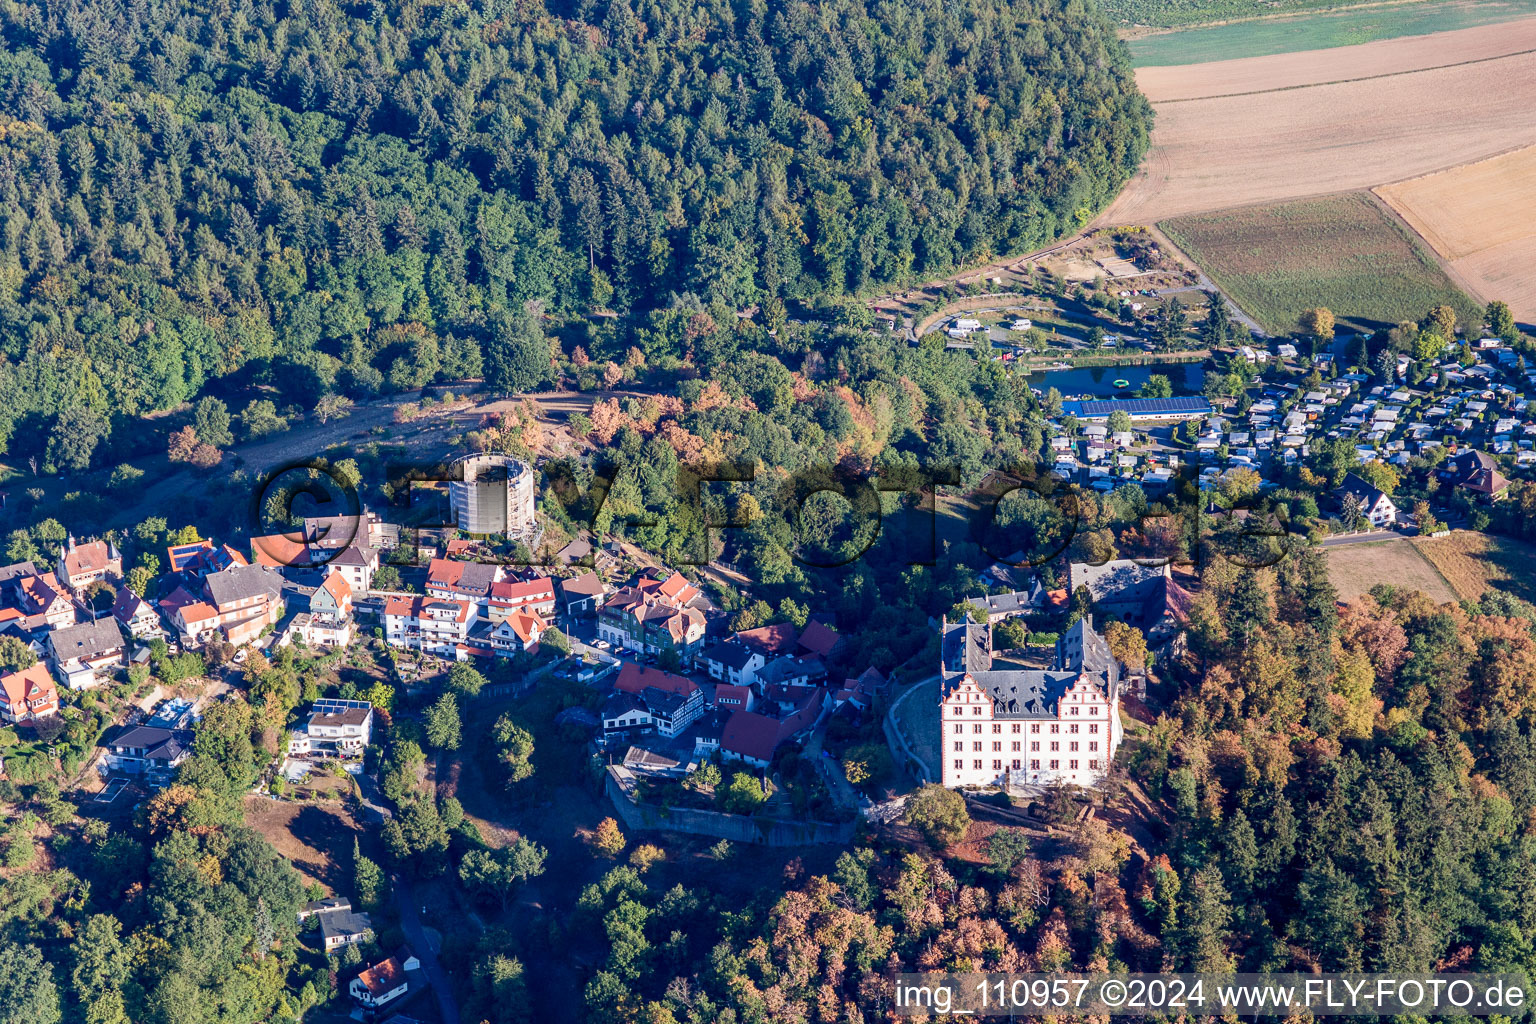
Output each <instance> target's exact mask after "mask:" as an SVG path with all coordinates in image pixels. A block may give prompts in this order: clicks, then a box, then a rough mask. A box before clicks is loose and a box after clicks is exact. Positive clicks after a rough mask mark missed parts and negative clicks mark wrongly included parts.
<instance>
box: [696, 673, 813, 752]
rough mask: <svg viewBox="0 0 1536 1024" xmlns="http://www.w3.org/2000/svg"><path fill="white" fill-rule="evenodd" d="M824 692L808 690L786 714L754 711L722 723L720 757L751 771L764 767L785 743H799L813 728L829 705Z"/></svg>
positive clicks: (738, 713) (737, 714)
mask: <svg viewBox="0 0 1536 1024" xmlns="http://www.w3.org/2000/svg"><path fill="white" fill-rule="evenodd" d="M829 703H830V701H829V699H828V697H827V691H826V690H824V689H822V688H821V687H819V686H816V687H810V688H809V689H807V690H806V692H805V694H804V695H803V696H802V697H801V699H800V702H799V704H798V705H797V706H796V707H795V708H794V709H793V710H792V711H791V712H790V713H789V714H787V715H784V716H783V717H774V716H772V715H765V714H761V713H759V712H756V711H737V712H736V713H735V714H733V715H731V717H730V718H727V719H726V720H725V728H724V729H723V730H722V731H721V733H720V756H721V758H723V759H724V760H727V761H741V762H744V763H746V764H749V765H751V766H753V767H754V768H766V767H768V765H769V764H770V763H772V761H773V755H774V753H775V752H776V751H777V750H778V749H779V748H780V747H781V746H783V745H784V744H786V743H789V742H791V741H794V740H798V739H800V738H801V737H803V736H805V735H806V734H807V733H809V732H810V731H811V730H812V729H814V728H815V727H816V723H817V722H819V721H820V720H821V715H822V712H823V711H825V710H826V709H827V707H828V706H829Z"/></svg>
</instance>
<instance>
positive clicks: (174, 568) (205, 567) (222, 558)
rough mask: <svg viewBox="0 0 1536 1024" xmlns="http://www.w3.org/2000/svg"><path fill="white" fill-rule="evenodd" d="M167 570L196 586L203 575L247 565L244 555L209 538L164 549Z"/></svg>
mask: <svg viewBox="0 0 1536 1024" xmlns="http://www.w3.org/2000/svg"><path fill="white" fill-rule="evenodd" d="M165 555H166V559H167V561H166V564H167V565H168V566H169V567H170V568H169V570H168V571H169V572H171V573H174V574H176V575H179V576H181V577H182V581H183V582H184V583H187V584H191V585H193V586H196V584H197V581H199V580H201V579H202V578H203V577H205V576H208V575H211V574H212V573H216V572H223V571H224V570H225V569H229V568H232V567H234V566H241V565H249V564H250V563H249V562H247V561H246V559H245V556H244V555H242V554H241V553H240V552H238V551H236V550H235V549H234V548H232V547H230V546H229V545H228V544H221V545H218V546H215V545H214V543H213V541H211V540H200V541H194V542H192V543H190V544H175V545H172V546H171V547H168V548H166V549H165Z"/></svg>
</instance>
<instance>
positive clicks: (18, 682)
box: [0, 662, 59, 725]
mask: <svg viewBox="0 0 1536 1024" xmlns="http://www.w3.org/2000/svg"><path fill="white" fill-rule="evenodd" d="M58 713H59V688H58V687H57V686H55V685H54V682H53V676H52V675H50V674H49V672H48V667H47V666H46V665H44V664H43V663H42V662H38V663H37V664H35V665H33V666H31V667H30V668H24V669H19V670H17V671H15V672H7V673H6V674H5V675H3V676H0V722H5V723H6V724H7V725H17V724H25V723H27V722H33V721H36V720H37V719H39V718H46V717H47V716H49V715H56V714H58Z"/></svg>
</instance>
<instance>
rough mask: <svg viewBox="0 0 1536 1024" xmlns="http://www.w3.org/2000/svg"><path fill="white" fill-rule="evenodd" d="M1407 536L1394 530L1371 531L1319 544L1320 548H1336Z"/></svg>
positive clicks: (1327, 539)
mask: <svg viewBox="0 0 1536 1024" xmlns="http://www.w3.org/2000/svg"><path fill="white" fill-rule="evenodd" d="M1406 536H1407V534H1402V533H1398V532H1397V531H1396V530H1372V531H1371V532H1370V533H1351V534H1348V535H1346V536H1343V537H1327V538H1325V539H1324V540H1322V541H1320V542H1319V546H1320V547H1325V548H1337V547H1342V546H1344V545H1345V544H1370V543H1372V542H1373V541H1378V540H1399V539H1403V538H1405V537H1406Z"/></svg>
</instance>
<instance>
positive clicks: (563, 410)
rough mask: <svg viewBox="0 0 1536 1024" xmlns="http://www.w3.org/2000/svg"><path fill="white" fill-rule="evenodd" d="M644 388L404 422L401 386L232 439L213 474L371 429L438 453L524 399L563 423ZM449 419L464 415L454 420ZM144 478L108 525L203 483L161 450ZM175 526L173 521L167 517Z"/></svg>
mask: <svg viewBox="0 0 1536 1024" xmlns="http://www.w3.org/2000/svg"><path fill="white" fill-rule="evenodd" d="M643 397H645V395H644V393H643V392H639V391H633V390H627V389H618V390H602V391H588V392H577V391H546V392H538V393H532V394H526V395H518V396H515V397H509V398H477V399H475V400H472V401H471V402H469V403H459V402H456V403H454V404H453V405H448V406H433V407H431V408H430V409H427V410H424V411H423V412H422V414H421V415H420V416H419V417H418V418H417V419H415V420H412V421H411V422H410V423H406V424H397V423H395V410H396V409H398V408H399V407H401V406H403V405H411V404H415V403H416V402H419V401H420V399H421V393H420V392H407V393H403V394H399V395H390V396H388V397H385V398H379V399H375V400H374V401H372V402H367V403H363V404H359V405H357V406H356V407H355V408H354V411H353V412H352V414H351V415H350V416H346V417H343V418H341V419H332V420H331V421H330V422H328V423H321V422H319V421H318V420H314V419H308V420H305V421H303V422H301V423H299V424H297V425H295V426H294V427H293V428H292V429H290V430H288V431H285V432H284V433H281V434H277V435H275V436H272V437H269V438H263V439H261V440H259V441H252V442H248V443H246V444H240V445H235V446H234V447H232V448H230V449H229V450H228V451H227V452H226V453H225V458H224V462H223V463H222V464H221V465H220V467H219V469H218V470H215V472H227V471H228V470H229V469H230V468H233V467H237V466H238V467H239V468H242V469H244V470H245V471H246V472H247V473H250V474H251V475H252V476H254V477H256V478H258V479H260V478H261V477H262V476H263V475H265V474H266V473H269V472H271V471H272V470H274V469H276V468H278V467H281V466H284V465H288V464H294V463H299V462H303V461H305V460H307V459H313V458H318V457H320V456H322V455H324V454H325V452H326V449H327V448H329V447H330V446H332V445H336V444H345V443H346V442H348V441H356V442H358V443H363V442H365V441H366V440H367V439H368V438H369V436H370V434H371V433H372V431H373V430H374V429H375V428H376V427H381V426H382V427H387V428H389V429H390V430H391V433H392V436H391V437H390V438H388V439H380V440H387V441H388V443H391V444H404V445H405V446H406V447H407V448H418V449H424V450H429V451H431V453H432V455H434V456H435V455H437V454H439V452H438V450H437V449H439V448H441V447H442V445H443V442H444V441H445V440H446V437H443V436H441V435H442V434H443V433H444V431H445V429H446V428H450V427H453V426H456V425H457V426H461V427H464V426H468V425H469V424H472V423H476V422H478V421H479V420H480V419H481V418H482V417H485V416H489V415H494V414H497V413H504V412H511V411H512V410H514V409H517V408H520V407H521V406H522V404H523V403H524V402H526V401H532V402H533V403H534V404H535V405H537V406H538V408H539V419H540V420H541V421H542V422H545V423H562V422H564V421H565V420H566V419H567V418H568V417H569V416H570V415H571V414H572V413H577V412H586V411H588V410H590V409H591V408H592V406H594V405H595V404H597V403H598V402H601V401H604V400H606V399H609V398H619V399H623V398H643ZM455 420H459V421H462V422H461V423H459V424H455V422H454V421H455ZM135 462H136V464H138V465H139V467H140V468H141V469H143V470H144V471H145V473H146V475H147V476H151V477H156V476H158V479H157V480H156V481H155V482H154V483H153V484H151V485H149V486H148V487H146V488H145V489H144V490H143V491H142V492H141V493H140V495H139V497H138V499H137V500H136V501H134V502H133V504H131V505H128V506H127V507H125V508H122V509H121V510H119V511H118V512H116V513H115V514H114V515H113V517H112V519H111V522H110V525H132V524H134V523H138V522H141V521H143V520H144V519H145V518H147V517H148V516H152V515H157V514H159V513H160V512H161V511H162V510H164V509H166V508H168V507H172V506H173V505H174V504H175V500H174V499H175V498H176V497H177V496H178V495H182V494H188V493H191V492H194V491H196V490H198V489H200V488H202V487H204V486H206V483H205V480H206V478H205V477H204V476H203V475H202V474H199V473H196V472H194V471H192V470H189V469H184V468H181V467H180V466H178V465H176V464H174V463H172V462H171V461H170V460H169V459H167V458H166V457H165V456H163V455H157V456H154V457H153V458H150V459H138V460H135ZM171 525H172V526H173V527H174V526H178V525H180V524H178V523H172V524H171Z"/></svg>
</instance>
